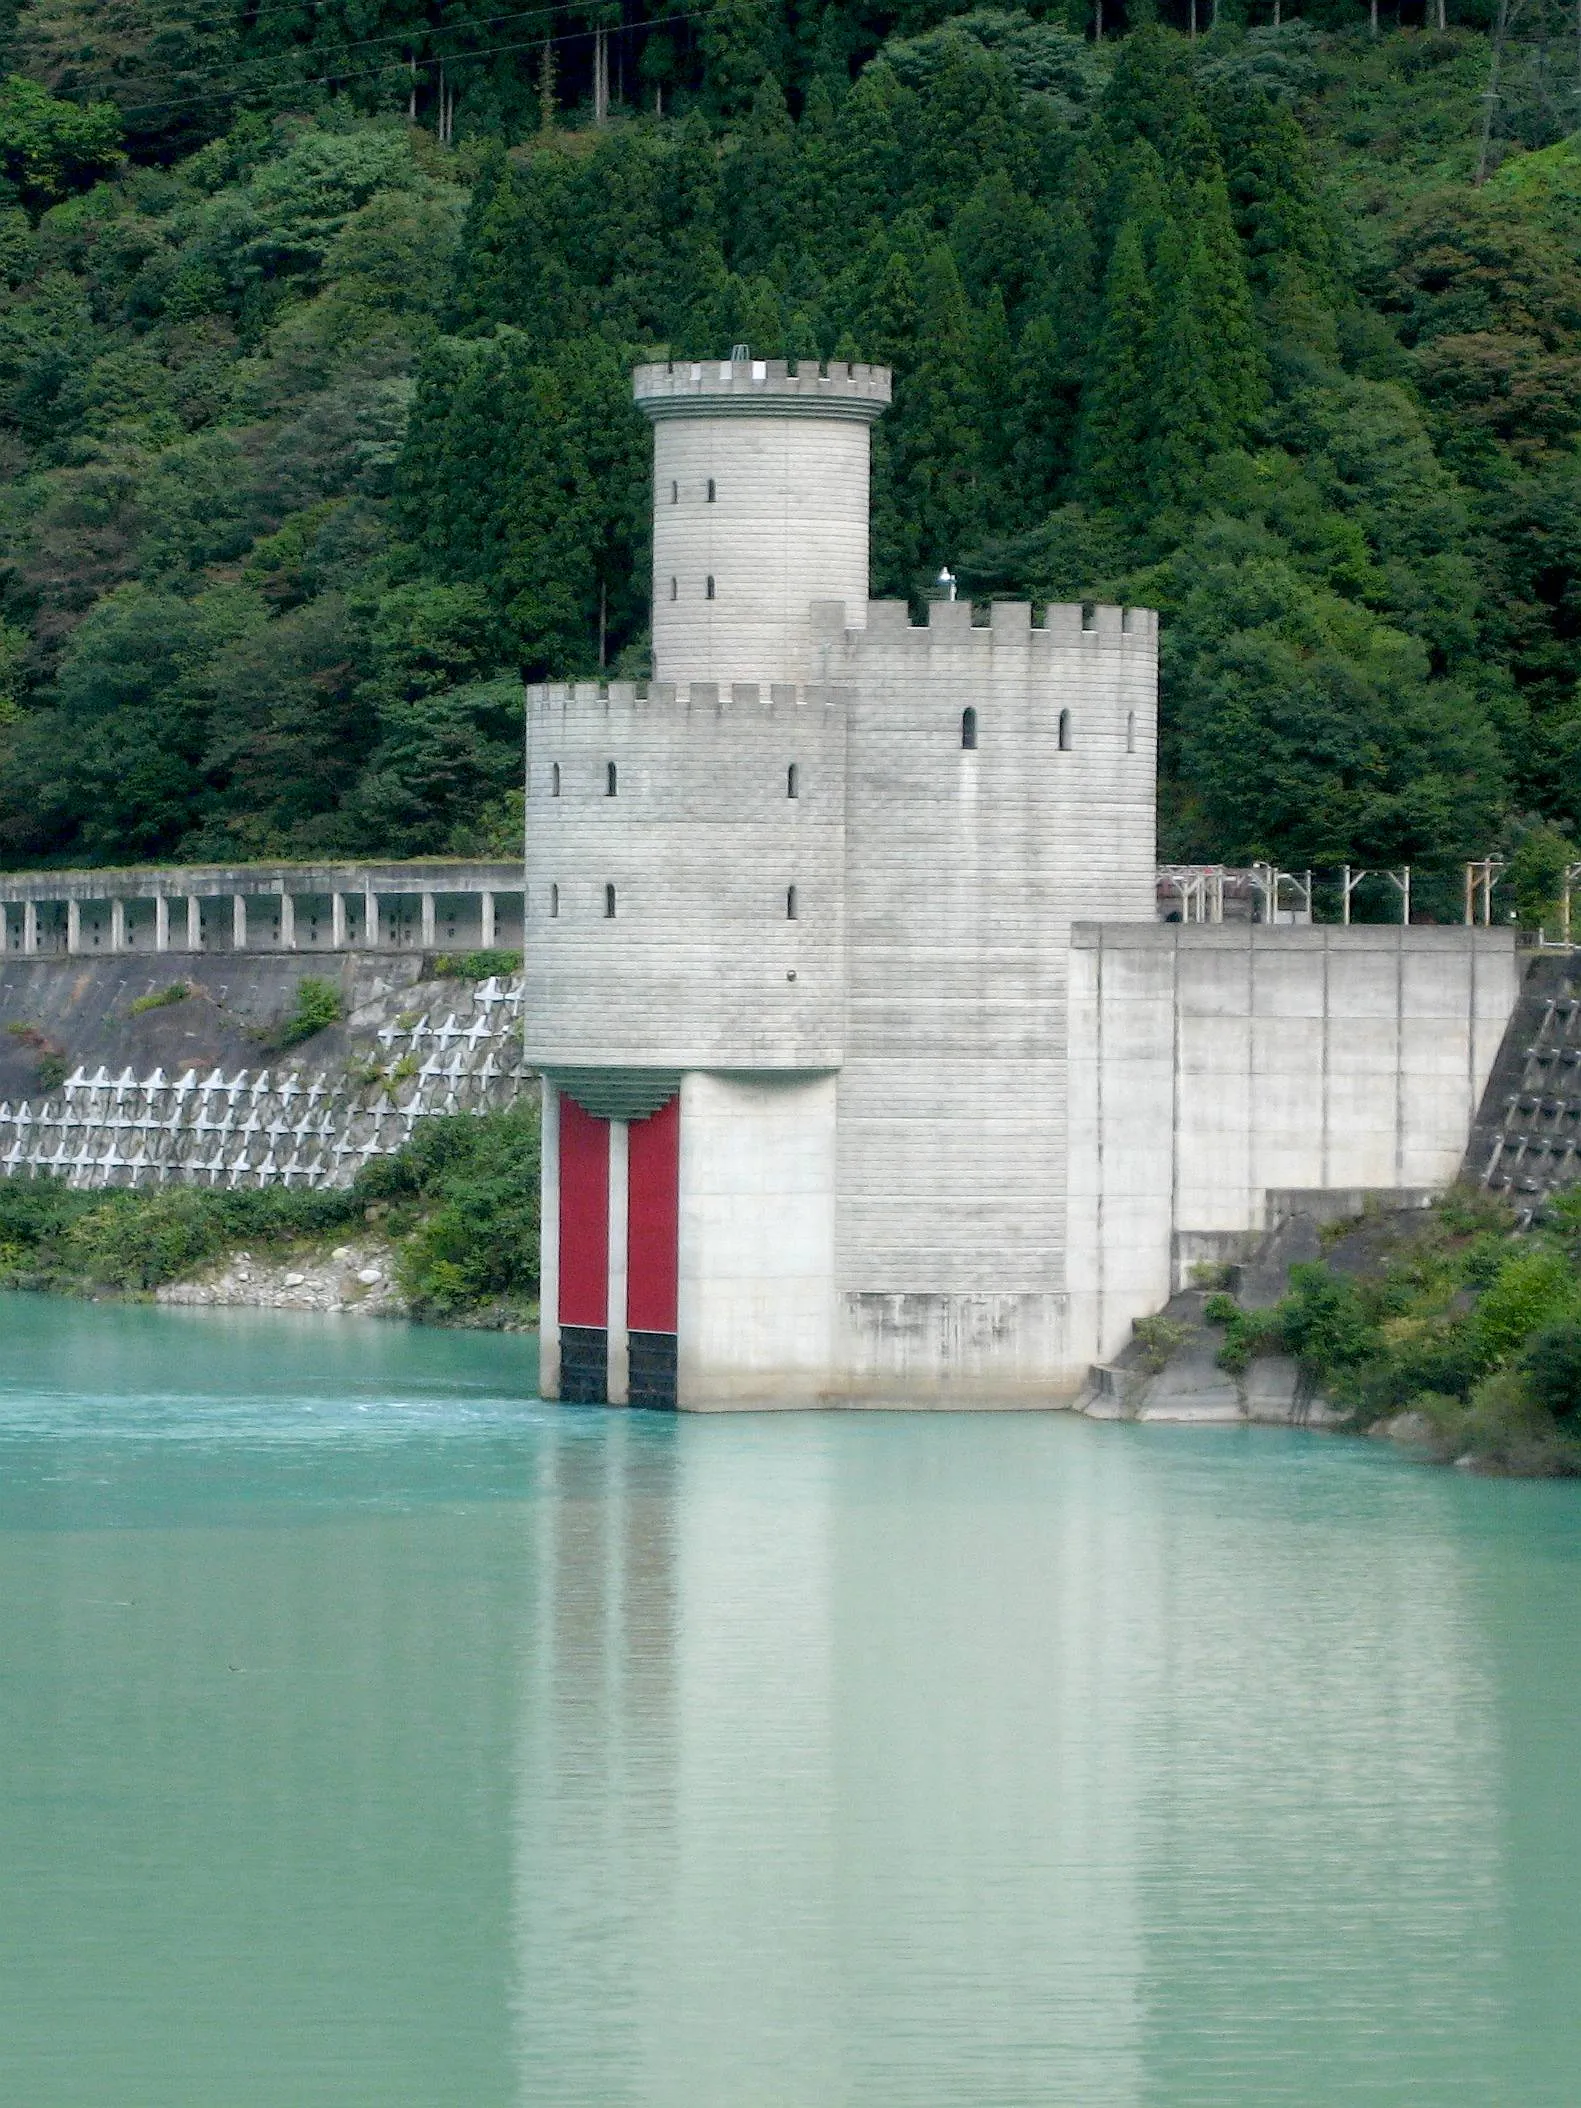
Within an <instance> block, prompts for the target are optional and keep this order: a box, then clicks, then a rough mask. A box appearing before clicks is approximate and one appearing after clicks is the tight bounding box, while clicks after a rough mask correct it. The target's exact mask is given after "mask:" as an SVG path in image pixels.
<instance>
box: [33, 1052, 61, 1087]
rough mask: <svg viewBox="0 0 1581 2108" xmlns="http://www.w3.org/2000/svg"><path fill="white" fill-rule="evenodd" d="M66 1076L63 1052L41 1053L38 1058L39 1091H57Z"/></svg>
mask: <svg viewBox="0 0 1581 2108" xmlns="http://www.w3.org/2000/svg"><path fill="white" fill-rule="evenodd" d="M66 1076H67V1062H66V1057H65V1055H64V1054H56V1053H53V1052H51V1053H49V1054H41V1055H40V1056H39V1058H38V1087H39V1089H40V1090H41V1091H45V1092H49V1091H58V1090H59V1089H60V1087H61V1085H62V1084H63V1083H64V1082H65V1080H66Z"/></svg>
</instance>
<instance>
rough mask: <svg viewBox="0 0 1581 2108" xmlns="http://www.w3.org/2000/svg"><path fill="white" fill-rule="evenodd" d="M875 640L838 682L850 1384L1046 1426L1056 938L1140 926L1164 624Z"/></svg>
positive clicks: (873, 619)
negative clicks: (1063, 733) (1034, 1411)
mask: <svg viewBox="0 0 1581 2108" xmlns="http://www.w3.org/2000/svg"><path fill="white" fill-rule="evenodd" d="M866 615H867V624H866V628H865V629H863V630H853V631H847V632H845V633H844V635H843V637H842V639H841V647H840V657H839V658H838V660H837V668H838V671H839V674H840V677H841V678H842V680H845V681H848V682H849V683H850V685H851V688H852V691H853V702H852V705H851V722H850V732H849V756H850V762H849V776H848V791H847V808H846V947H847V971H846V984H847V991H848V992H847V1005H846V1036H845V1064H844V1067H843V1069H842V1071H841V1077H840V1127H839V1153H840V1170H839V1196H840V1199H839V1218H838V1244H837V1263H838V1273H839V1287H840V1311H841V1326H842V1332H841V1348H840V1352H841V1380H842V1383H844V1384H846V1385H848V1387H849V1388H850V1389H851V1390H852V1392H853V1393H854V1394H858V1395H863V1396H868V1397H872V1398H875V1399H879V1398H883V1397H886V1396H889V1395H897V1396H908V1395H910V1396H915V1397H917V1398H919V1399H920V1398H923V1397H935V1398H938V1399H940V1400H944V1401H948V1400H949V1399H950V1398H951V1397H957V1398H960V1399H961V1400H963V1401H965V1400H972V1401H977V1400H984V1401H987V1400H997V1401H998V1402H1002V1403H1016V1402H1022V1403H1038V1402H1046V1400H1047V1399H1048V1397H1049V1395H1050V1392H1051V1388H1052V1386H1053V1385H1054V1384H1055V1383H1056V1382H1057V1381H1061V1380H1063V1374H1064V1371H1065V1368H1066V1365H1067V1362H1068V1359H1069V1356H1068V1351H1067V1345H1066V1319H1065V1302H1064V1293H1065V1266H1066V1249H1065V1246H1066V1204H1065V1184H1066V1169H1065V1158H1066V1138H1065V1121H1066V1102H1065V1099H1066V1063H1065V1034H1066V1022H1065V1004H1066V977H1067V958H1068V953H1067V938H1068V933H1069V928H1070V923H1071V918H1072V916H1073V915H1095V914H1099V915H1106V916H1117V917H1126V916H1134V917H1136V918H1138V919H1145V918H1151V916H1152V914H1153V894H1154V886H1155V876H1154V777H1155V696H1156V678H1157V667H1156V649H1157V640H1156V623H1155V618H1154V617H1153V616H1152V614H1151V613H1150V612H1148V611H1147V610H1143V609H1137V610H1133V611H1130V613H1129V614H1128V615H1126V616H1122V611H1121V610H1120V609H1118V608H1103V609H1099V610H1097V612H1096V621H1095V626H1094V627H1093V628H1091V629H1084V628H1083V626H1082V613H1081V610H1080V608H1079V607H1068V608H1053V609H1050V610H1048V612H1047V617H1046V619H1045V623H1044V624H1043V625H1042V626H1040V627H1038V628H1033V627H1032V626H1031V622H1030V610H1029V609H1028V608H1027V607H1025V606H1019V605H1013V604H1008V605H1000V606H997V607H995V609H994V610H993V621H992V623H991V625H989V626H984V627H981V628H974V627H972V623H971V609H970V608H969V607H968V606H967V605H966V604H965V603H955V604H946V605H939V606H935V607H933V608H932V609H930V616H931V620H930V622H929V624H928V626H927V627H926V628H917V629H913V628H912V627H910V625H909V622H908V619H907V615H906V610H905V608H904V606H902V605H899V604H883V603H876V604H874V605H872V606H870V607H869V608H868V609H867V610H866ZM968 707H971V708H974V709H975V710H976V711H977V746H976V750H975V751H968V750H966V749H964V748H963V747H962V744H961V717H962V712H963V710H965V709H966V708H968ZM1062 711H1069V713H1070V719H1069V731H1070V743H1069V746H1068V747H1067V748H1065V749H1063V750H1062V749H1061V747H1060V743H1059V738H1060V716H1061V713H1062Z"/></svg>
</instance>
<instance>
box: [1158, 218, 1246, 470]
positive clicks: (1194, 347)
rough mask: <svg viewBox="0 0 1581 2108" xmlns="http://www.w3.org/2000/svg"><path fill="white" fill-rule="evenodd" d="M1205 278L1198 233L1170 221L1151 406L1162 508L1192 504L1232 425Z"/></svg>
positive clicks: (1163, 242) (1162, 258)
mask: <svg viewBox="0 0 1581 2108" xmlns="http://www.w3.org/2000/svg"><path fill="white" fill-rule="evenodd" d="M1207 276H1208V271H1207V263H1206V258H1205V255H1204V252H1203V246H1202V241H1201V237H1200V235H1196V234H1194V233H1192V232H1191V231H1190V230H1188V229H1187V228H1183V227H1182V226H1181V225H1180V224H1179V222H1178V221H1173V220H1172V221H1171V222H1170V224H1169V225H1168V226H1167V227H1166V228H1165V229H1164V232H1163V233H1162V235H1160V237H1159V243H1158V262H1157V264H1156V265H1155V267H1154V273H1153V280H1154V294H1153V298H1154V313H1155V323H1154V336H1153V374H1152V383H1153V385H1152V404H1151V417H1150V425H1151V430H1150V432H1149V434H1148V442H1147V488H1148V492H1149V494H1150V495H1151V497H1152V499H1153V501H1154V503H1155V504H1156V505H1158V506H1161V507H1164V508H1170V507H1176V508H1189V507H1190V506H1191V504H1192V502H1193V500H1194V499H1195V497H1196V494H1197V490H1198V488H1199V486H1200V483H1201V480H1202V471H1203V468H1204V466H1205V464H1206V463H1207V461H1208V460H1209V458H1210V457H1211V456H1212V455H1214V454H1216V453H1218V452H1219V451H1220V450H1221V449H1222V448H1223V447H1224V446H1225V445H1226V444H1227V443H1228V441H1229V439H1230V438H1231V436H1232V433H1233V426H1232V425H1231V422H1230V420H1229V418H1228V416H1227V415H1226V413H1225V408H1224V403H1223V400H1222V397H1221V395H1220V391H1219V387H1218V384H1217V380H1216V377H1215V372H1214V358H1215V355H1214V350H1213V347H1212V342H1211V339H1210V338H1209V336H1208V335H1207V332H1206V328H1205V326H1204V324H1205V318H1204V316H1203V313H1202V306H1201V295H1202V293H1203V291H1204V290H1205V282H1206V279H1207Z"/></svg>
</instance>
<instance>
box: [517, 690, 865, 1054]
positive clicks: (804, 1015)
mask: <svg viewBox="0 0 1581 2108" xmlns="http://www.w3.org/2000/svg"><path fill="white" fill-rule="evenodd" d="M846 707H847V698H846V697H845V696H844V695H843V694H842V693H840V692H839V691H837V690H833V689H806V688H798V687H796V686H794V685H791V684H783V685H775V686H773V687H766V688H758V687H757V686H745V685H743V686H738V687H737V688H735V689H734V690H731V689H719V688H717V687H715V686H713V685H705V684H697V685H695V686H694V687H692V688H691V689H689V690H681V691H676V690H675V689H673V688H672V687H671V686H670V685H669V684H668V683H658V682H655V683H653V684H652V686H651V687H650V688H649V689H648V691H647V692H646V693H644V694H639V693H638V691H637V689H636V688H635V686H634V684H632V683H631V682H612V683H610V684H609V687H608V689H607V691H606V692H605V693H603V694H601V693H600V691H599V688H598V685H597V684H596V683H594V682H586V683H583V684H579V685H578V686H576V687H575V688H564V687H555V688H550V687H543V688H533V689H530V690H529V692H528V699H527V935H526V943H525V947H524V967H525V973H526V986H527V999H526V1008H525V1017H526V1029H527V1047H528V1056H529V1059H530V1060H532V1061H534V1062H538V1063H541V1064H543V1065H544V1066H545V1067H550V1068H553V1067H565V1068H601V1067H616V1068H618V1067H637V1068H683V1069H684V1068H701V1067H718V1068H734V1069H792V1070H802V1069H812V1068H827V1067H832V1066H833V1065H834V1064H835V1063H837V1062H838V1061H839V1059H840V1054H841V1036H842V1031H843V1022H844V1003H845V982H844V915H845V901H844V855H845V774H846V760H845V728H846ZM611 762H613V763H614V764H615V768H616V795H615V796H614V797H610V796H608V795H607V785H608V775H607V771H608V767H609V764H610V763H611ZM792 764H794V765H795V767H796V771H797V793H798V794H797V796H796V797H794V798H792V797H790V796H788V795H787V771H788V770H789V768H790V767H791V765H792ZM556 771H558V778H557V777H556ZM557 780H558V784H559V791H558V794H556V792H555V783H556V781H557ZM606 885H613V886H614V888H615V900H616V913H615V916H614V918H613V919H610V918H609V917H607V916H606V914H605V912H604V907H605V900H604V888H605V886H606ZM791 886H794V887H795V888H796V905H797V913H796V917H795V919H794V920H791V919H790V918H789V917H788V915H787V913H786V893H787V891H788V889H789V888H790V887H791ZM555 889H558V894H557V897H558V907H559V912H558V914H554V913H552V912H551V909H552V906H553V905H554V902H555V899H556V891H555Z"/></svg>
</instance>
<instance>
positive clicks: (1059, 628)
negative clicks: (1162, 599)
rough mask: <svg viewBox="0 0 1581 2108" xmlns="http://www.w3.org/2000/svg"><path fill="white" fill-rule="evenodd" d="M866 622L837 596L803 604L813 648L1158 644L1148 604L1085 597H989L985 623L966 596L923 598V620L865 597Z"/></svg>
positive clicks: (895, 603)
mask: <svg viewBox="0 0 1581 2108" xmlns="http://www.w3.org/2000/svg"><path fill="white" fill-rule="evenodd" d="M863 612H864V614H865V616H866V621H865V623H864V624H862V625H860V626H859V625H857V624H855V623H852V622H850V621H849V620H848V616H847V610H846V605H845V602H844V601H842V600H815V601H813V602H812V604H811V607H810V610H809V618H810V628H811V632H812V639H813V643H814V646H815V647H817V646H819V645H831V646H832V645H840V646H842V647H843V649H844V650H845V651H847V652H851V653H861V652H863V651H871V650H875V649H879V648H882V647H883V646H885V645H891V644H909V645H912V646H914V647H926V646H932V645H936V644H956V645H959V644H968V645H971V644H975V645H983V646H993V645H998V646H1004V645H1007V644H1026V645H1039V644H1041V645H1047V644H1050V643H1057V644H1075V645H1078V646H1087V647H1089V648H1090V647H1093V646H1100V645H1105V644H1124V645H1133V646H1138V647H1142V648H1145V649H1147V650H1149V651H1155V652H1156V650H1157V647H1158V612H1157V610H1156V609H1155V608H1143V607H1115V606H1110V605H1108V604H1106V603H1095V602H1092V601H1087V602H1082V601H1050V602H1049V603H1048V604H1047V605H1046V606H1045V607H1042V608H1041V609H1039V610H1038V614H1039V618H1040V619H1039V620H1037V621H1034V620H1033V619H1032V618H1033V612H1034V610H1033V607H1032V604H1031V603H1030V602H1029V601H1025V600H996V601H994V602H993V603H992V604H991V606H990V608H989V619H988V621H987V622H977V621H975V620H974V619H973V613H974V611H973V608H972V605H971V602H970V601H966V600H936V601H933V602H930V604H929V607H928V619H927V622H926V623H925V624H922V623H913V621H912V619H911V610H910V608H909V607H908V606H907V604H906V602H905V601H904V600H870V601H868V603H867V605H866V608H865V609H864V610H863Z"/></svg>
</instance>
